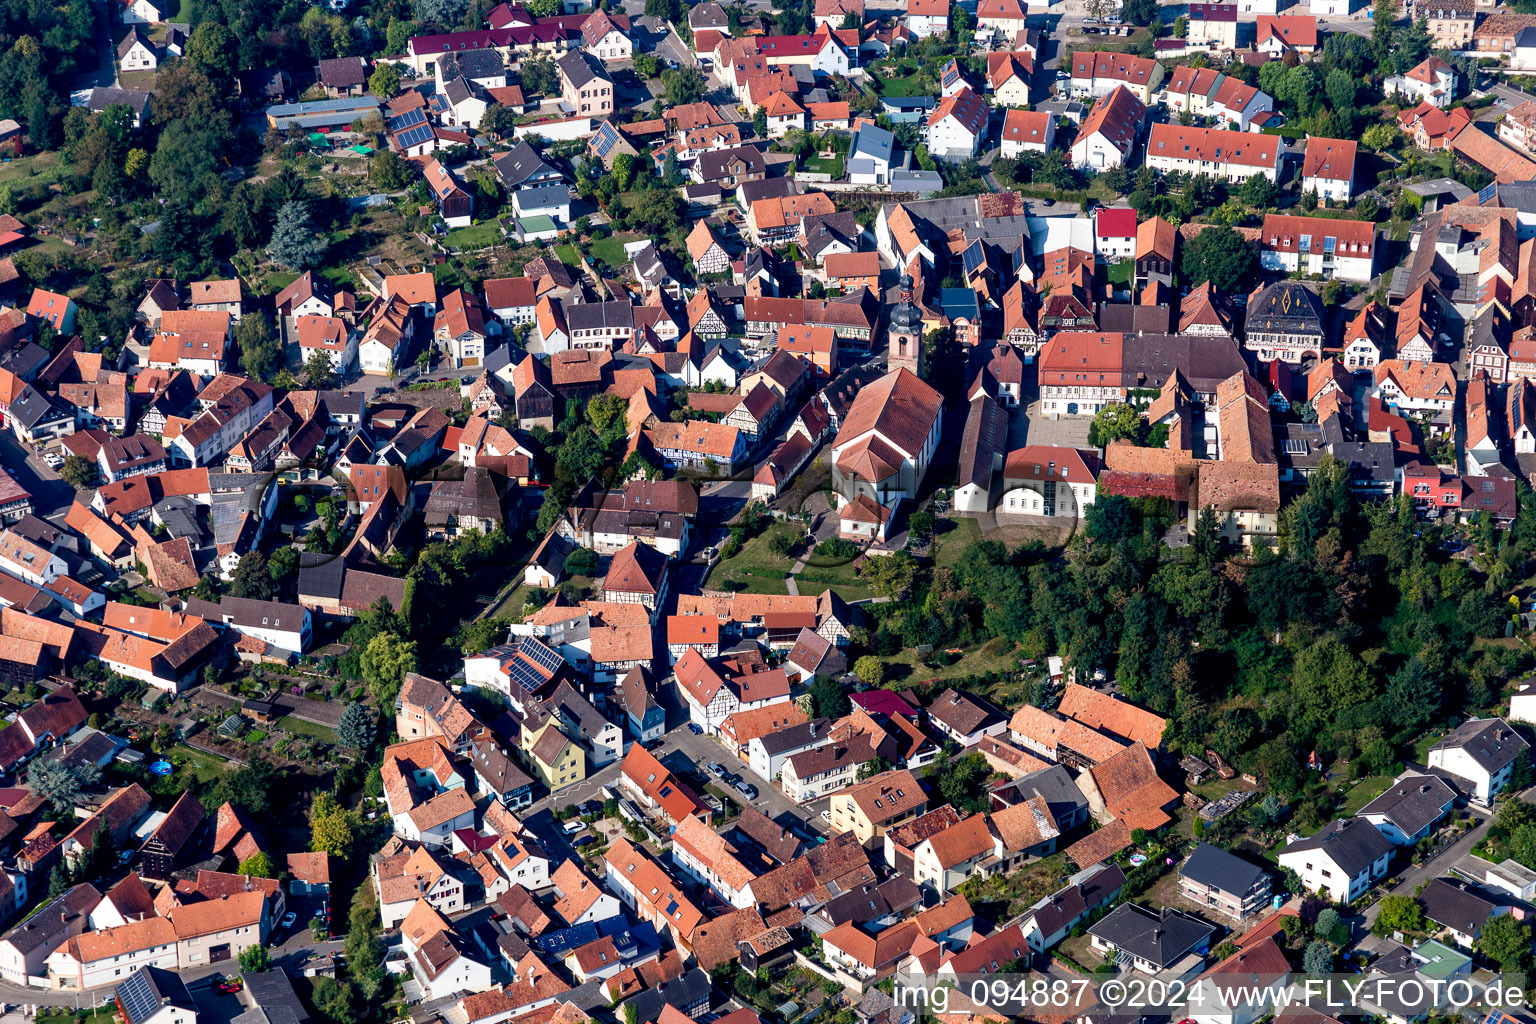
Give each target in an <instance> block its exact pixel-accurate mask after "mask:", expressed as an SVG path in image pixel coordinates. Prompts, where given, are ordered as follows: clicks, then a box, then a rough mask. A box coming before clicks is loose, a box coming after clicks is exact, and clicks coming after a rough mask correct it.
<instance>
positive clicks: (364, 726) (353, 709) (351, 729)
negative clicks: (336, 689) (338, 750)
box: [336, 701, 379, 751]
mask: <svg viewBox="0 0 1536 1024" xmlns="http://www.w3.org/2000/svg"><path fill="white" fill-rule="evenodd" d="M378 720H379V716H378V715H377V714H376V713H375V712H374V710H373V709H372V708H370V707H369V706H368V705H367V704H363V703H360V702H358V701H353V702H352V703H350V704H348V705H347V707H346V710H344V711H342V713H341V721H339V722H338V723H337V724H336V738H337V739H339V740H341V743H342V746H345V747H351V748H352V749H353V750H361V751H367V750H371V749H372V748H373V744H374V741H375V740H376V739H378V731H379V726H378Z"/></svg>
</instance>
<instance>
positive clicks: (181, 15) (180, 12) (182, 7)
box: [165, 0, 193, 22]
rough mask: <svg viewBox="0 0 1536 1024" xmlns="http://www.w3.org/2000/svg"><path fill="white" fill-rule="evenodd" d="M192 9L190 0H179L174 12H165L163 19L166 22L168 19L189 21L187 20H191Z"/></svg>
mask: <svg viewBox="0 0 1536 1024" xmlns="http://www.w3.org/2000/svg"><path fill="white" fill-rule="evenodd" d="M192 9H193V8H192V0H180V4H179V6H178V7H177V8H176V10H175V11H174V12H169V13H167V14H166V17H165V20H166V21H168V22H169V21H186V22H189V21H191V20H192Z"/></svg>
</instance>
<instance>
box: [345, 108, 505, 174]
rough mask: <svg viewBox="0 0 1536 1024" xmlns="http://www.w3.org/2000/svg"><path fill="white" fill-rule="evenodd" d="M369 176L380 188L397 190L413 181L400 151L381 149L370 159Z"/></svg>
mask: <svg viewBox="0 0 1536 1024" xmlns="http://www.w3.org/2000/svg"><path fill="white" fill-rule="evenodd" d="M487 115H489V111H487ZM483 127H484V126H483V125H482V129H483ZM368 178H369V180H370V181H372V182H373V183H374V184H375V185H377V186H378V187H379V188H382V189H388V190H390V191H395V190H396V189H402V188H405V187H406V186H407V185H409V184H410V183H411V169H410V166H409V165H408V164H406V162H405V161H404V160H403V159H401V157H400V154H399V153H396V152H394V151H392V150H388V149H381V150H379V151H378V152H377V153H375V154H373V156H372V157H371V158H370V159H369V161H368Z"/></svg>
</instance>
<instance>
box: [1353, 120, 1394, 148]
mask: <svg viewBox="0 0 1536 1024" xmlns="http://www.w3.org/2000/svg"><path fill="white" fill-rule="evenodd" d="M1401 138H1402V133H1401V132H1399V131H1398V130H1397V125H1395V124H1392V123H1391V122H1388V121H1382V122H1380V123H1379V124H1373V125H1371V126H1370V127H1369V128H1367V129H1366V130H1365V131H1363V132H1361V133H1360V145H1362V146H1364V147H1365V148H1366V149H1369V150H1371V151H1372V152H1376V153H1380V152H1381V151H1382V150H1384V149H1391V148H1392V147H1393V146H1395V145H1397V143H1398V140H1400V139H1401Z"/></svg>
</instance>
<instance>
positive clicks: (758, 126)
mask: <svg viewBox="0 0 1536 1024" xmlns="http://www.w3.org/2000/svg"><path fill="white" fill-rule="evenodd" d="M752 134H753V135H755V136H757V137H758V138H759V139H766V138H767V137H768V111H767V109H766V108H764V107H762V106H759V107H758V108H757V110H755V111H753V113H752Z"/></svg>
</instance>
